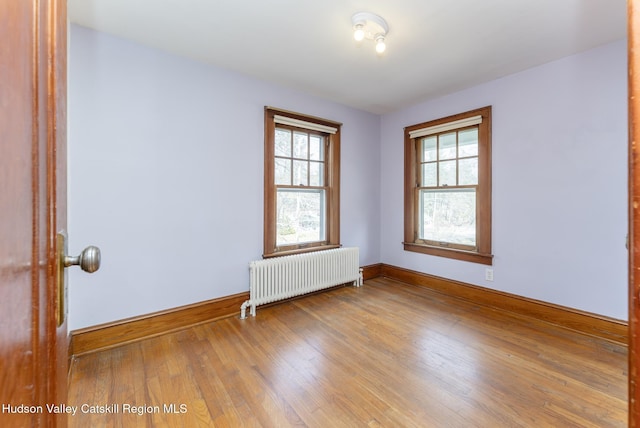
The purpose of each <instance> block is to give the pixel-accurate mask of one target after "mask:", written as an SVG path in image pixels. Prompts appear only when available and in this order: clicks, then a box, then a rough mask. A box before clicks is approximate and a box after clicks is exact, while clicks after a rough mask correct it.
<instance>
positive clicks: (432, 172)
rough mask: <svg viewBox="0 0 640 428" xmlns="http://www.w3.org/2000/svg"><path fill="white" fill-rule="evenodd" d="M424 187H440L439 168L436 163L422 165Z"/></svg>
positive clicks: (422, 184)
mask: <svg viewBox="0 0 640 428" xmlns="http://www.w3.org/2000/svg"><path fill="white" fill-rule="evenodd" d="M420 185H421V186H423V187H429V186H433V187H435V186H437V185H438V167H437V163H436V162H431V163H423V164H422V183H420Z"/></svg>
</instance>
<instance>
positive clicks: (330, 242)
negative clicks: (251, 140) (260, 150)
mask: <svg viewBox="0 0 640 428" xmlns="http://www.w3.org/2000/svg"><path fill="white" fill-rule="evenodd" d="M276 115H278V116H286V117H289V118H292V119H297V120H302V121H305V122H311V123H316V124H319V125H324V126H329V127H333V128H336V129H337V130H336V132H335V134H328V135H327V136H326V138H328V141H329V145H328V148H326V152H325V159H326V160H325V162H326V178H325V179H326V187H327V190H326V191H327V205H328V209H327V218H326V225H325V227H326V233H327V235H326V236H327V240H326V241H323V242H317V243H305V244H300V245H297V246H296V248H291V246H288V247H286V248H285V249H281V248H278V247H277V245H276V186H275V168H274V159H275V144H274V139H275V128H276V124H275V120H274V116H276ZM286 127H287V128H288V126H286ZM341 127H342V124H341V123H339V122H334V121H331V120H327V119H321V118H318V117H315V116H309V115H304V114H300V113H295V112H291V111H287V110H282V109H277V108H273V107H268V106H267V107H265V109H264V239H263V243H264V245H263V254H262V257H264V258H269V257H278V256H284V255H290V254H298V253H305V252H310V251H318V250H328V249H331V248H338V247H340V132H341ZM300 129H302V130H304V128H300Z"/></svg>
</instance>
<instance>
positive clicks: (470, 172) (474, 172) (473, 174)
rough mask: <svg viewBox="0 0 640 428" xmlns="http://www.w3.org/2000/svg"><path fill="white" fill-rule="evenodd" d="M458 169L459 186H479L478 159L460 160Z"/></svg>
mask: <svg viewBox="0 0 640 428" xmlns="http://www.w3.org/2000/svg"><path fill="white" fill-rule="evenodd" d="M458 167H459V168H460V177H459V181H458V184H460V185H465V184H478V158H468V159H460V160H459V161H458Z"/></svg>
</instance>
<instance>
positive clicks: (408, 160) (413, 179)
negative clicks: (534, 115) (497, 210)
mask: <svg viewBox="0 0 640 428" xmlns="http://www.w3.org/2000/svg"><path fill="white" fill-rule="evenodd" d="M477 115H481V116H482V123H481V124H480V125H479V126H478V141H479V144H478V204H477V216H476V244H477V250H475V251H468V250H462V249H457V248H447V247H441V246H434V245H428V244H425V243H419V242H416V236H417V231H418V224H417V221H418V219H417V214H416V208H417V206H416V200H415V189H416V183H417V151H416V142H417V141H419V139H420V138H422V137H417V138H411V137H410V135H409V134H410V132H412V131H416V130H418V129H422V128H427V127H431V126H435V125H440V124H443V123H447V122H453V121H455V120H460V119H464V118H467V117H471V116H477ZM403 245H404V249H405V251H413V252H418V253H422V254H429V255H434V256H439V257H447V258H451V259H456V260H463V261H468V262H474V263H481V264H486V265H492V264H493V255H492V254H491V106H487V107H483V108H479V109H476V110H471V111H468V112H465V113H460V114H456V115H453V116H448V117H444V118H441V119H436V120H432V121H428V122H423V123H419V124H417V125H412V126H409V127H406V128H405V130H404V242H403Z"/></svg>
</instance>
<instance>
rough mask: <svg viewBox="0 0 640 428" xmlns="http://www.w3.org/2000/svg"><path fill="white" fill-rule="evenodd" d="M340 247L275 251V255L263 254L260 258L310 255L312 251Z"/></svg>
mask: <svg viewBox="0 0 640 428" xmlns="http://www.w3.org/2000/svg"><path fill="white" fill-rule="evenodd" d="M340 247H342V245H341V244H327V245H317V246H315V247H307V248H300V249H296V250H284V251H276V252H275V253H269V254H263V255H262V258H263V259H270V258H272V257H282V256H291V255H294V254H302V253H312V252H314V251H324V250H331V249H334V248H340Z"/></svg>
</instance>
